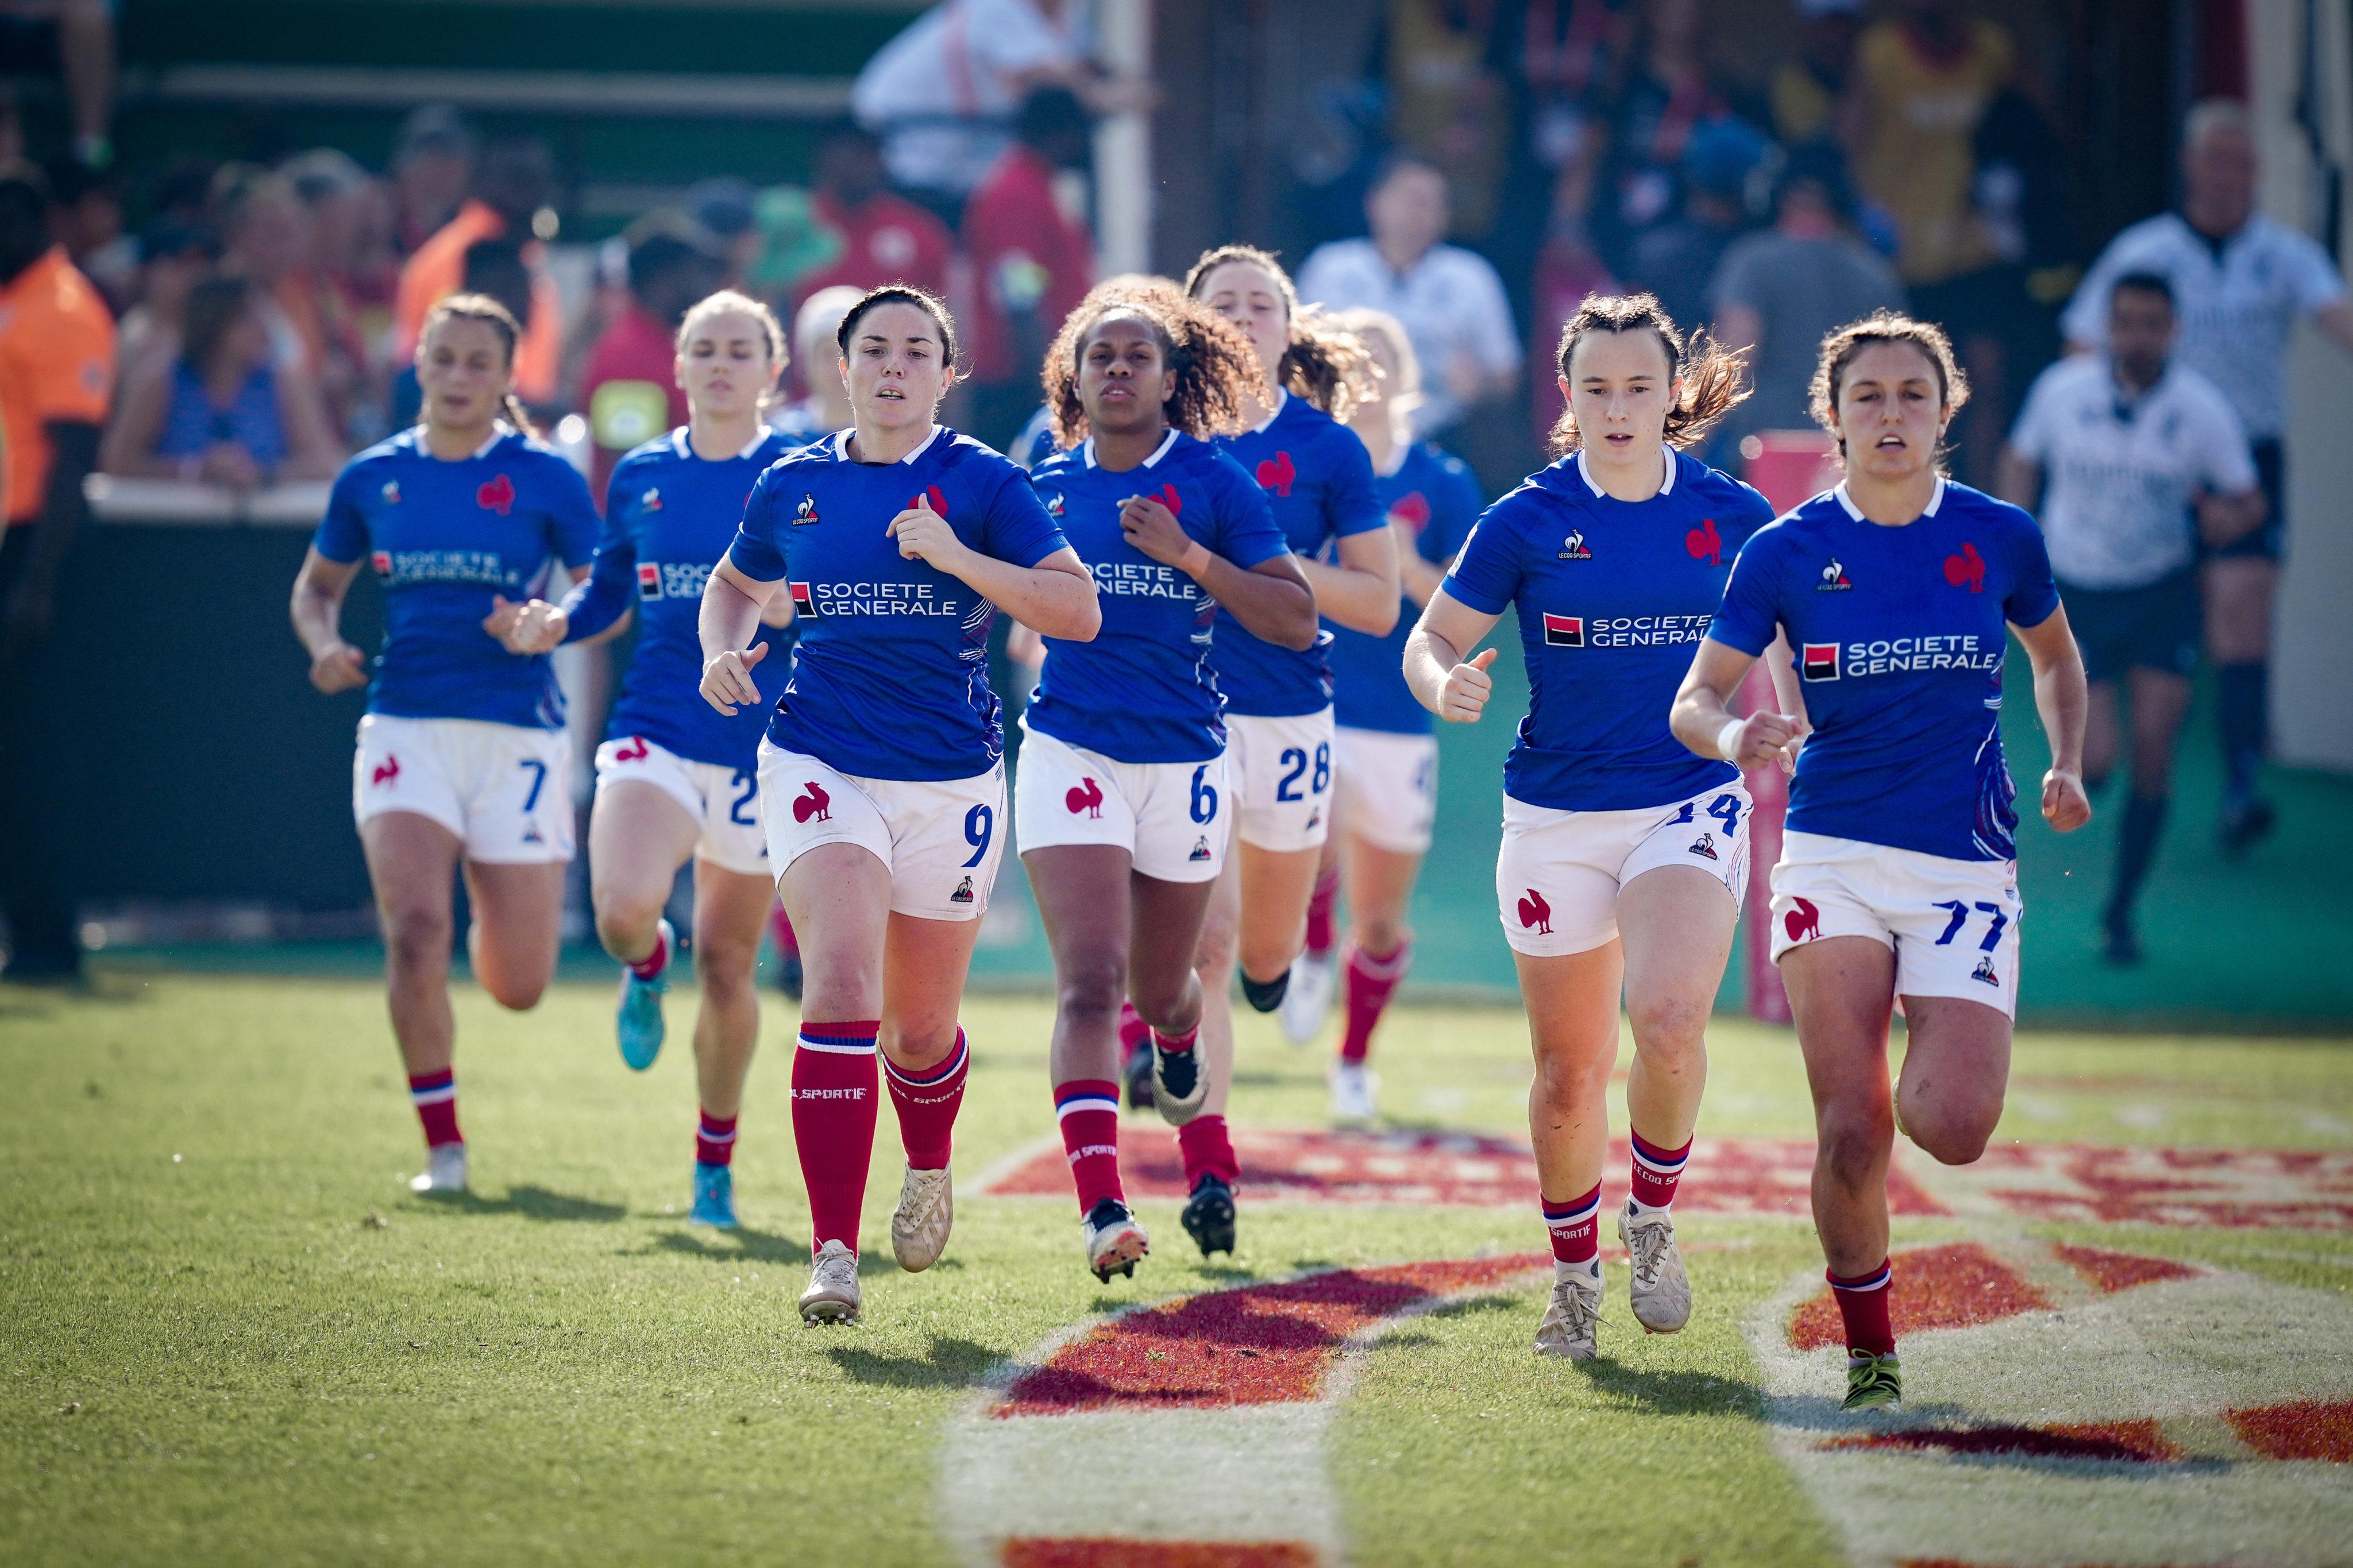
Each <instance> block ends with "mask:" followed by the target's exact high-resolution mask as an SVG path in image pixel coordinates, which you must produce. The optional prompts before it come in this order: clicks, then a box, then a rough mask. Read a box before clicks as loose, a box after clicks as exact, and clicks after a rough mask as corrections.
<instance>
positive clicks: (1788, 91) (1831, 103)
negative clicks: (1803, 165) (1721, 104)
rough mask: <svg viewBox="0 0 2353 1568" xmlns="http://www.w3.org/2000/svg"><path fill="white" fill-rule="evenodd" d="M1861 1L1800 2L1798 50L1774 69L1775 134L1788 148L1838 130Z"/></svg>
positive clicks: (1859, 24)
mask: <svg viewBox="0 0 2353 1568" xmlns="http://www.w3.org/2000/svg"><path fill="white" fill-rule="evenodd" d="M1861 33H1862V0H1798V48H1797V52H1796V53H1795V54H1793V55H1790V56H1789V57H1788V58H1785V59H1784V60H1782V62H1781V63H1780V64H1779V65H1778V66H1777V67H1775V68H1774V69H1773V80H1772V86H1771V89H1770V92H1771V97H1772V104H1773V134H1774V136H1775V137H1776V138H1778V140H1779V141H1780V142H1781V144H1782V145H1783V146H1786V147H1798V146H1802V145H1804V144H1805V143H1807V142H1820V141H1827V140H1829V139H1831V138H1832V137H1835V136H1836V135H1837V134H1838V132H1839V114H1840V105H1841V103H1843V102H1844V101H1845V100H1846V95H1847V85H1848V80H1849V77H1850V75H1851V73H1852V70H1853V68H1854V41H1855V38H1856V37H1857V36H1858V35H1860V34H1861Z"/></svg>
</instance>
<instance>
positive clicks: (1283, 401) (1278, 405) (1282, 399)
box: [1250, 386, 1291, 436]
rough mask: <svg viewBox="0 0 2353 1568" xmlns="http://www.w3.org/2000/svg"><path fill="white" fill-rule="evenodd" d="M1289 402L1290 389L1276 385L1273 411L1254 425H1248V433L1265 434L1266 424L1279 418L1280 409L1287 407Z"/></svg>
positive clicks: (1280, 415)
mask: <svg viewBox="0 0 2353 1568" xmlns="http://www.w3.org/2000/svg"><path fill="white" fill-rule="evenodd" d="M1290 403H1291V393H1290V390H1289V389H1288V388H1286V387H1281V386H1278V387H1276V388H1275V389H1274V412H1273V413H1271V414H1270V415H1268V416H1266V417H1265V418H1263V419H1261V420H1260V421H1259V422H1258V423H1257V424H1255V425H1253V426H1250V434H1251V435H1253V436H1263V435H1265V434H1266V431H1267V426H1270V425H1272V424H1273V423H1274V422H1275V421H1276V420H1277V419H1279V418H1281V417H1282V411H1283V409H1284V408H1286V407H1288V406H1289V405H1290Z"/></svg>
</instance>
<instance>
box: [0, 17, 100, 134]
mask: <svg viewBox="0 0 2353 1568" xmlns="http://www.w3.org/2000/svg"><path fill="white" fill-rule="evenodd" d="M114 12H115V0H0V73H5V74H7V75H12V76H13V75H22V74H33V75H38V76H45V77H47V76H55V77H58V78H59V79H62V80H63V81H64V83H65V89H66V105H67V108H68V109H69V111H70V112H71V114H72V116H73V155H74V161H75V162H76V163H79V164H81V165H82V166H83V167H84V168H88V169H103V168H105V167H106V166H107V165H108V164H110V163H113V162H114V143H113V142H111V140H110V139H109V127H110V125H111V123H112V121H113V118H114Z"/></svg>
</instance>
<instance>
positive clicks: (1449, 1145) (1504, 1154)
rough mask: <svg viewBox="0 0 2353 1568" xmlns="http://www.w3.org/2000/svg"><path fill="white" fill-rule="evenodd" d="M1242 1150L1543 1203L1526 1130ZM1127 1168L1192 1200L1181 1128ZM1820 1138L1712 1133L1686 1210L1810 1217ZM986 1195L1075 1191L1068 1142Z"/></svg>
mask: <svg viewBox="0 0 2353 1568" xmlns="http://www.w3.org/2000/svg"><path fill="white" fill-rule="evenodd" d="M1233 1139H1234V1148H1235V1152H1236V1154H1237V1155H1238V1156H1239V1157H1240V1161H1241V1167H1242V1181H1243V1183H1244V1184H1245V1185H1247V1186H1248V1187H1249V1189H1250V1192H1251V1194H1252V1195H1253V1196H1256V1197H1261V1198H1271V1199H1276V1200H1288V1201H1291V1202H1305V1203H1341V1204H1352V1203H1353V1204H1455V1205H1465V1206H1469V1207H1476V1208H1500V1207H1513V1206H1518V1205H1532V1204H1533V1203H1534V1202H1535V1193H1536V1165H1535V1156H1534V1155H1533V1154H1531V1153H1530V1152H1528V1146H1527V1144H1526V1143H1525V1142H1520V1141H1518V1140H1516V1139H1506V1138H1495V1137H1490V1136H1487V1135H1485V1134H1483V1133H1476V1132H1344V1131H1322V1130H1309V1129H1289V1128H1279V1127H1237V1128H1235V1129H1233ZM1120 1142H1121V1149H1120V1173H1121V1175H1122V1177H1123V1179H1124V1183H1125V1185H1126V1187H1127V1192H1128V1195H1129V1196H1130V1197H1132V1198H1133V1197H1145V1198H1167V1199H1173V1200H1176V1201H1177V1202H1182V1201H1183V1200H1184V1198H1185V1197H1186V1195H1187V1191H1188V1189H1187V1186H1186V1184H1185V1163H1184V1161H1183V1159H1182V1158H1180V1157H1179V1156H1178V1154H1177V1152H1176V1133H1175V1131H1172V1130H1171V1129H1169V1128H1166V1127H1163V1126H1157V1125H1152V1124H1146V1123H1139V1122H1133V1121H1131V1122H1127V1123H1124V1124H1123V1125H1122V1126H1121V1128H1120ZM1629 1159H1630V1152H1629V1150H1628V1147H1627V1142H1626V1140H1624V1139H1622V1138H1617V1139H1612V1140H1611V1141H1610V1145H1609V1162H1608V1164H1607V1166H1606V1169H1607V1171H1608V1172H1609V1181H1608V1182H1607V1183H1605V1184H1604V1186H1603V1189H1602V1202H1603V1203H1604V1205H1608V1206H1610V1207H1615V1206H1616V1205H1619V1204H1620V1203H1623V1202H1624V1201H1625V1198H1626V1178H1625V1171H1626V1167H1627V1163H1628V1161H1629ZM1813 1169H1814V1146H1813V1145H1812V1144H1811V1143H1808V1142H1798V1141H1795V1140H1790V1139H1767V1138H1702V1139H1700V1140H1699V1141H1698V1142H1697V1143H1696V1144H1695V1145H1694V1148H1693V1150H1692V1158H1691V1164H1690V1166H1689V1168H1688V1169H1687V1170H1686V1171H1685V1173H1684V1174H1683V1186H1682V1189H1681V1191H1680V1192H1679V1194H1677V1197H1676V1200H1675V1202H1676V1206H1677V1208H1678V1209H1679V1210H1681V1212H1683V1213H1684V1214H1744V1215H1746V1214H1768V1215H1805V1214H1808V1213H1810V1210H1811V1199H1810V1195H1809V1194H1810V1190H1811V1184H1812V1181H1813ZM1887 1189H1888V1190H1887V1197H1888V1206H1889V1208H1890V1209H1891V1210H1892V1211H1893V1212H1894V1213H1895V1214H1898V1215H1947V1214H1950V1213H1951V1212H1952V1211H1951V1210H1950V1209H1948V1208H1947V1207H1946V1206H1945V1205H1943V1204H1941V1203H1939V1202H1937V1201H1936V1199H1935V1198H1934V1197H1932V1196H1930V1195H1929V1194H1927V1193H1926V1191H1924V1190H1923V1189H1922V1188H1921V1187H1920V1186H1919V1185H1918V1184H1916V1183H1915V1182H1914V1181H1913V1180H1912V1179H1911V1178H1910V1177H1909V1176H1907V1175H1905V1173H1903V1172H1902V1171H1901V1170H1891V1171H1890V1172H1889V1173H1888V1177H1887ZM978 1191H979V1193H980V1194H982V1195H986V1196H1038V1197H1060V1198H1066V1197H1068V1196H1070V1195H1071V1173H1070V1165H1069V1162H1068V1160H1067V1159H1066V1157H1065V1156H1064V1154H1063V1152H1062V1150H1061V1148H1060V1145H1059V1144H1058V1145H1055V1146H1053V1147H1050V1148H1040V1149H1039V1150H1038V1151H1037V1152H1035V1153H1034V1154H1032V1155H1030V1156H1029V1158H1027V1159H1025V1160H1022V1161H1021V1162H1020V1163H1018V1164H1016V1165H1014V1166H1013V1167H1012V1168H1011V1169H1009V1170H1006V1171H1003V1172H1001V1173H998V1174H997V1175H996V1176H994V1177H993V1178H991V1179H990V1180H988V1181H986V1182H984V1183H983V1184H981V1185H980V1187H979V1189H978Z"/></svg>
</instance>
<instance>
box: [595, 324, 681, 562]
mask: <svg viewBox="0 0 2353 1568" xmlns="http://www.w3.org/2000/svg"><path fill="white" fill-rule="evenodd" d="M580 395H581V396H582V397H583V398H585V399H586V401H587V404H588V433H589V436H590V437H591V442H590V446H589V454H590V455H589V460H588V493H589V494H590V495H591V496H593V497H595V498H596V510H599V511H602V510H605V481H606V480H607V479H611V478H612V477H613V465H614V464H616V463H617V462H619V461H620V460H621V458H622V457H623V456H624V455H626V454H627V453H628V451H629V450H630V449H631V448H632V447H638V446H641V445H643V444H644V443H646V442H648V441H650V440H652V439H653V438H654V437H657V436H659V435H662V434H664V433H666V432H668V431H670V430H673V429H675V428H677V427H678V426H681V425H683V424H685V423H686V413H687V410H686V394H685V393H684V392H682V391H681V390H680V389H679V385H678V342H677V335H676V334H675V333H674V332H673V331H671V330H670V328H669V327H667V326H664V325H663V324H662V323H661V322H659V321H656V320H655V319H654V318H653V317H652V316H650V315H649V314H648V313H647V311H646V309H645V307H644V306H642V305H640V304H638V302H637V301H636V300H630V301H629V305H628V309H627V310H623V311H622V312H621V313H620V314H619V315H617V316H616V317H614V318H613V321H612V323H611V324H610V325H608V326H607V327H606V329H605V331H604V332H603V334H602V335H601V336H599V337H598V338H597V340H596V347H595V348H593V349H591V350H589V351H588V373H587V375H586V378H585V379H584V380H583V381H582V382H581V384H580ZM578 564H586V563H578Z"/></svg>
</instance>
